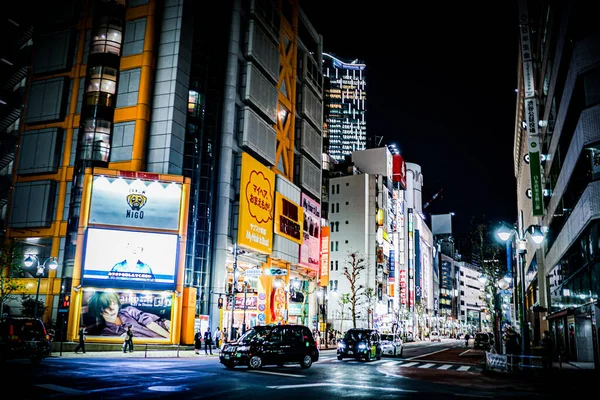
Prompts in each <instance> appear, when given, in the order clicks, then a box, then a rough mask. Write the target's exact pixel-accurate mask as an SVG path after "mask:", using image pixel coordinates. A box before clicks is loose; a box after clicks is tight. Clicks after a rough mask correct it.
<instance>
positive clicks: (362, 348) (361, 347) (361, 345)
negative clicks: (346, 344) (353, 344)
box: [358, 343, 367, 350]
mask: <svg viewBox="0 0 600 400" xmlns="http://www.w3.org/2000/svg"><path fill="white" fill-rule="evenodd" d="M366 348H367V345H366V344H364V343H359V344H358V349H359V350H364V349H366Z"/></svg>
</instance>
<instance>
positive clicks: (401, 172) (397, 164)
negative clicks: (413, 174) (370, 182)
mask: <svg viewBox="0 0 600 400" xmlns="http://www.w3.org/2000/svg"><path fill="white" fill-rule="evenodd" d="M393 157H394V158H393V164H392V180H393V181H394V182H400V186H402V189H406V163H405V162H404V158H402V156H401V155H400V154H394V156H393Z"/></svg>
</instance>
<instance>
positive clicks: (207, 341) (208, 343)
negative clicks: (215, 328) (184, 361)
mask: <svg viewBox="0 0 600 400" xmlns="http://www.w3.org/2000/svg"><path fill="white" fill-rule="evenodd" d="M209 351H210V355H211V356H212V353H213V352H212V334H211V333H210V326H209V327H208V328H206V332H204V353H206V354H208V352H209Z"/></svg>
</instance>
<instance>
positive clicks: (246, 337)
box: [239, 326, 273, 343]
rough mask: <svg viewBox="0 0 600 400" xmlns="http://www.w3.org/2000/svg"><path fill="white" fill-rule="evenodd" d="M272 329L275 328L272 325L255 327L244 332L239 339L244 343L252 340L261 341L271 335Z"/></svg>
mask: <svg viewBox="0 0 600 400" xmlns="http://www.w3.org/2000/svg"><path fill="white" fill-rule="evenodd" d="M272 330H273V329H272V328H270V327H262V326H261V327H255V328H253V329H250V330H249V331H248V332H246V333H244V334H243V335H242V337H240V340H239V341H240V342H243V343H249V342H251V341H257V342H260V341H263V340H264V339H265V338H266V337H267V336H269V334H270V333H271V331H272Z"/></svg>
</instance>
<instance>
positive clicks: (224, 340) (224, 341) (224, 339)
mask: <svg viewBox="0 0 600 400" xmlns="http://www.w3.org/2000/svg"><path fill="white" fill-rule="evenodd" d="M227 342H229V337H228V336H227V327H225V328H223V343H227Z"/></svg>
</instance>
